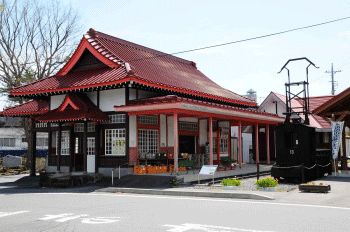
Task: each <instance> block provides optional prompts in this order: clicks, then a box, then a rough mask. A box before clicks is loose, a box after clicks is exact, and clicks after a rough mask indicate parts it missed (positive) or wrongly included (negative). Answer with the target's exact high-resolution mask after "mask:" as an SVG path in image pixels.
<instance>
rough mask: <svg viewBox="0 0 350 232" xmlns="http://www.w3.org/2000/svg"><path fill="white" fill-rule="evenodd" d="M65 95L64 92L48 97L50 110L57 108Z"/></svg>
mask: <svg viewBox="0 0 350 232" xmlns="http://www.w3.org/2000/svg"><path fill="white" fill-rule="evenodd" d="M65 97H66V94H62V95H54V96H51V97H50V110H53V109H56V108H58V107H59V106H60V105H61V104H62V102H63V100H64V98H65Z"/></svg>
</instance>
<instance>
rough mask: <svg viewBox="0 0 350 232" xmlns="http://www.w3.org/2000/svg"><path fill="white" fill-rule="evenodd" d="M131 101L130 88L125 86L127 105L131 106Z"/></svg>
mask: <svg viewBox="0 0 350 232" xmlns="http://www.w3.org/2000/svg"><path fill="white" fill-rule="evenodd" d="M129 100H130V91H129V86H128V85H127V86H125V105H126V106H127V105H129Z"/></svg>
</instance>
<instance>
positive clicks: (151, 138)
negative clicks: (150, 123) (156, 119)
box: [138, 130, 158, 153]
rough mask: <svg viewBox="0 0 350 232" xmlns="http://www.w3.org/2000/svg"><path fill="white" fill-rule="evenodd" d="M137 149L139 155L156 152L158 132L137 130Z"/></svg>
mask: <svg viewBox="0 0 350 232" xmlns="http://www.w3.org/2000/svg"><path fill="white" fill-rule="evenodd" d="M138 137H139V138H138V139H139V141H138V146H139V147H138V148H139V152H140V153H157V152H158V131H157V130H139V131H138Z"/></svg>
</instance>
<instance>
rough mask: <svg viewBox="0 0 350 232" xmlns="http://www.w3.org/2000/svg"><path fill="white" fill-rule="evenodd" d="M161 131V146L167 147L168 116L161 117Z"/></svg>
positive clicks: (162, 115)
mask: <svg viewBox="0 0 350 232" xmlns="http://www.w3.org/2000/svg"><path fill="white" fill-rule="evenodd" d="M159 119H160V120H159V130H160V132H159V133H160V146H161V147H165V146H166V138H167V136H166V115H164V114H161V115H160V116H159Z"/></svg>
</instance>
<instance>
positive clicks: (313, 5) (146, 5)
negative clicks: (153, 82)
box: [66, 0, 350, 102]
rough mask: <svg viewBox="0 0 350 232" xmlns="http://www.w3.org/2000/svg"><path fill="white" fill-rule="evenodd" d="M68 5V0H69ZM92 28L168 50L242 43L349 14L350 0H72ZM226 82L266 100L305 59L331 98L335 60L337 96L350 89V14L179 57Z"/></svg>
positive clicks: (296, 75)
mask: <svg viewBox="0 0 350 232" xmlns="http://www.w3.org/2000/svg"><path fill="white" fill-rule="evenodd" d="M66 2H67V3H68V2H69V1H66ZM71 4H72V5H73V7H74V8H76V9H78V10H79V11H80V12H81V14H82V22H83V30H82V34H83V33H85V32H86V31H87V30H88V29H89V28H94V29H95V30H97V31H101V32H104V33H106V34H109V35H112V36H115V37H118V38H121V39H124V40H128V41H131V42H134V43H137V44H140V45H143V46H146V47H150V48H153V49H156V50H159V51H162V52H166V53H174V52H179V51H183V50H188V49H194V48H200V47H205V46H210V45H215V44H221V43H226V42H231V41H237V40H242V39H247V38H251V37H256V36H260V35H265V34H271V33H275V32H279V31H285V30H289V29H293V28H298V27H303V26H308V25H313V24H317V23H322V22H326V21H330V20H333V19H338V18H343V17H347V16H350V2H349V1H322V0H318V1H306V0H304V1H297V0H293V1H287V0H283V1H264V0H260V1H251V0H250V1H238V0H235V1H221V0H216V1H205V0H187V1H181V0H177V1H175V0H174V1H166V0H162V1H132V0H101V1H100V0H99V1H96V0H74V1H71ZM177 56H179V57H181V58H184V59H187V60H191V61H194V62H196V63H197V68H198V69H199V70H200V71H202V72H203V73H204V74H205V75H206V76H208V77H209V78H210V79H212V80H213V81H215V82H217V83H218V84H220V85H221V86H223V87H225V88H227V89H229V90H231V91H233V92H236V93H238V94H242V95H243V94H245V93H246V91H247V90H248V89H250V88H253V89H254V90H256V91H257V95H258V102H261V101H262V100H263V99H264V98H265V97H266V96H267V95H268V94H269V93H270V92H271V91H274V92H278V93H281V94H284V93H285V86H284V83H285V82H286V81H287V73H286V72H285V71H284V72H282V73H281V74H277V72H278V71H280V69H281V67H282V66H283V65H284V64H285V63H286V62H287V60H288V59H292V58H298V57H304V56H305V57H307V58H308V59H310V60H311V61H312V62H314V63H315V64H316V65H317V66H319V67H320V68H319V69H314V68H310V69H309V80H310V96H318V95H329V94H330V93H331V84H330V82H329V81H330V80H331V77H330V75H329V74H326V73H325V71H327V70H330V68H331V63H334V68H335V70H338V69H341V70H342V72H340V73H337V74H336V75H335V80H336V81H337V82H338V88H337V90H336V93H339V92H340V91H343V90H344V89H346V88H348V87H350V80H349V78H348V76H349V74H350V19H348V20H344V21H341V22H336V23H332V24H328V25H324V26H319V27H315V28H310V29H305V30H300V31H296V32H291V33H286V34H283V35H277V36H273V37H268V38H263V39H258V40H253V41H248V42H242V43H236V44H232V45H227V46H222V47H217V48H212V49H206V50H201V51H196V52H190V53H184V54H180V55H177ZM305 67H306V63H305V62H298V63H295V64H291V65H290V66H289V68H290V71H291V78H292V81H299V80H304V79H305Z"/></svg>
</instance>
